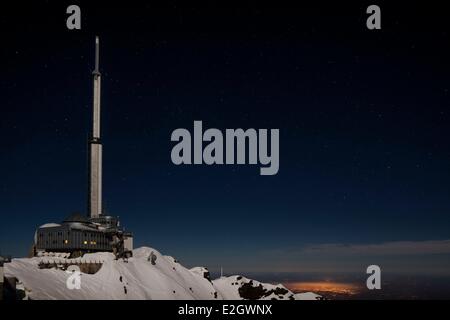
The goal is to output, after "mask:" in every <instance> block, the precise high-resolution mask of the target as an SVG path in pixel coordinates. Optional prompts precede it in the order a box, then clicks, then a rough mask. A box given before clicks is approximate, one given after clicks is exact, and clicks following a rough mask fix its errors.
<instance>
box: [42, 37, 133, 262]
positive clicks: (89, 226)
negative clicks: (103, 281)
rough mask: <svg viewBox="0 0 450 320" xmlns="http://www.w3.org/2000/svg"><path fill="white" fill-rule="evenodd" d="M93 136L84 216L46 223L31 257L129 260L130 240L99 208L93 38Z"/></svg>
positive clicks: (97, 102)
mask: <svg viewBox="0 0 450 320" xmlns="http://www.w3.org/2000/svg"><path fill="white" fill-rule="evenodd" d="M92 76H93V81H94V99H93V116H92V134H91V136H90V138H89V190H88V208H87V209H88V210H87V211H88V214H87V216H83V215H79V214H74V215H71V216H69V217H68V218H66V219H65V220H64V221H63V222H62V223H60V224H56V223H47V224H44V225H42V226H41V227H39V228H38V229H37V230H36V234H35V238H34V250H33V251H34V254H39V253H42V252H66V253H70V254H71V256H72V257H76V256H80V255H82V254H84V253H87V252H95V251H111V252H113V253H114V254H115V255H116V256H117V257H128V256H131V250H132V249H133V236H132V234H131V233H130V232H125V231H124V229H122V228H121V227H120V222H119V220H118V218H117V217H114V216H109V215H105V214H104V211H103V206H102V141H101V137H100V120H101V113H100V85H101V74H100V70H99V38H98V37H96V38H95V69H94V71H93V72H92Z"/></svg>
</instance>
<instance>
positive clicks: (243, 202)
mask: <svg viewBox="0 0 450 320" xmlns="http://www.w3.org/2000/svg"><path fill="white" fill-rule="evenodd" d="M81 8H82V19H83V20H82V30H81V31H68V30H67V29H66V27H65V18H66V15H65V13H64V12H65V5H64V4H55V3H53V4H52V3H51V2H50V4H48V3H47V4H44V3H42V5H40V6H38V5H36V6H32V7H29V8H23V9H20V10H19V8H14V9H11V10H10V11H8V12H7V13H5V12H3V13H2V15H3V14H7V15H8V16H7V17H6V16H5V17H4V19H2V25H1V29H2V33H4V34H3V35H2V38H3V42H4V45H2V48H1V60H0V63H1V70H2V72H1V76H0V80H1V97H2V101H1V117H0V136H1V138H0V143H1V145H0V146H1V150H2V153H1V157H0V177H1V179H0V188H1V192H0V215H1V221H2V223H1V224H0V250H1V251H2V252H3V253H11V254H13V255H24V254H26V252H27V250H28V248H29V247H30V246H31V243H32V238H33V234H34V230H35V229H36V227H38V226H39V225H41V224H43V223H45V222H58V221H61V220H62V219H64V218H65V217H66V216H67V215H69V214H70V213H71V212H74V211H79V212H83V213H84V212H85V210H86V208H85V204H86V189H87V152H86V149H87V136H88V130H89V121H90V115H91V100H92V80H91V71H92V69H93V58H94V56H93V49H94V47H93V43H94V36H95V35H97V34H98V35H99V36H100V38H101V58H100V69H101V71H102V75H103V77H102V112H103V118H102V121H103V123H102V125H103V127H102V135H103V143H104V201H105V208H106V210H107V211H108V212H109V213H111V214H114V215H119V216H120V218H121V220H122V223H123V225H124V226H125V227H126V228H127V229H129V230H131V231H133V232H134V235H135V245H137V246H141V245H148V246H152V247H155V248H157V249H159V250H161V251H162V252H163V253H166V254H171V255H174V256H176V257H178V258H180V259H181V261H182V262H183V261H184V262H185V263H186V264H191V265H192V264H205V265H208V266H210V267H212V268H214V267H217V266H218V265H225V266H227V268H228V269H230V270H236V272H238V271H254V270H265V271H267V270H272V271H283V270H289V271H295V270H297V269H298V270H300V269H301V268H308V266H309V268H311V269H314V268H317V269H321V268H326V267H327V266H331V267H330V268H332V266H334V265H335V262H330V261H326V260H324V259H325V258H324V257H318V258H317V257H316V258H317V259H316V260H317V261H316V260H314V261H315V262H314V263H311V265H309V264H308V266H303V265H302V262H301V261H300V260H301V259H300V258H299V257H298V255H295V254H292V251H295V252H297V251H302V250H304V248H305V247H307V246H310V245H314V244H351V245H366V244H383V243H391V242H397V241H412V242H413V245H412V246H413V247H415V245H414V243H419V244H420V243H423V241H430V240H434V241H442V240H446V239H449V232H450V216H449V212H450V197H449V194H450V170H448V168H449V163H450V147H449V143H448V137H449V136H450V126H449V124H450V114H449V109H448V108H449V101H450V99H449V94H450V93H449V90H450V83H449V79H448V75H449V74H450V65H449V62H448V57H449V56H450V45H449V43H450V42H449V40H450V39H449V37H450V35H449V28H448V26H445V25H444V22H442V21H443V20H439V19H435V21H430V22H429V23H427V24H422V25H415V24H414V21H415V19H414V15H418V14H419V11H420V10H419V9H420V8H418V7H412V8H409V9H408V10H409V11H406V12H405V11H404V10H403V11H402V10H401V9H400V8H394V7H387V8H386V9H387V10H385V11H386V13H385V12H384V11H383V29H382V30H380V31H369V30H367V29H366V28H365V19H366V16H367V15H366V14H365V7H364V5H357V6H353V7H346V8H336V7H325V8H323V7H321V8H314V7H308V8H299V9H294V8H292V9H290V10H287V9H284V10H282V9H267V8H266V9H265V8H253V9H239V10H238V9H233V10H232V9H225V8H222V9H212V8H210V9H209V11H208V10H206V9H186V8H180V7H177V6H170V7H167V8H156V7H151V6H147V7H144V6H140V5H139V6H138V5H135V6H130V7H127V8H123V7H113V8H109V9H108V10H106V9H105V8H104V7H94V6H92V5H88V4H84V3H82V4H81ZM336 10H342V11H336ZM336 12H339V13H340V14H336ZM194 120H202V121H203V125H204V127H205V128H219V129H223V130H224V129H225V128H244V129H246V128H268V129H270V128H279V129H280V170H279V172H278V174H277V175H275V176H260V175H259V165H256V166H237V165H236V166H206V165H202V166H175V165H174V164H172V162H171V160H170V152H171V148H172V146H173V145H174V144H173V143H172V142H171V141H170V135H171V133H172V131H173V130H174V129H176V128H187V129H189V130H191V131H192V127H193V121H194ZM443 251H444V252H440V251H439V253H438V254H437V255H433V259H434V260H433V261H434V265H435V264H438V265H440V266H443V265H444V264H445V265H449V264H450V262H449V259H448V252H447V251H448V250H447V249H443ZM274 252H276V254H274ZM283 252H284V254H283ZM425 253H428V252H425ZM442 253H444V254H443V255H442ZM272 255H274V256H276V257H277V259H278V260H277V261H278V262H277V261H275V262H274V261H269V260H268V258H267V257H268V256H272ZM381 255H382V256H383V259H387V260H389V259H391V260H392V261H394V262H395V261H397V260H398V259H400V260H401V259H402V257H397V256H395V254H394V256H392V255H391V256H390V258H386V257H385V256H384V255H383V254H381ZM397 258H398V259H397ZM354 259H355V260H358V256H356V257H354ZM408 259H413V260H414V257H413V258H411V257H408V258H407V259H406V258H403V260H401V261H403V262H404V263H405V264H409V263H410V262H408V261H410V260H408ZM361 260H362V261H365V260H364V259H361ZM418 260H423V259H421V258H417V259H416V260H414V261H416V262H417V261H418ZM311 261H313V260H311ZM383 261H384V260H383ZM389 261H390V260H389ZM392 261H391V262H392ZM394 262H392V263H394ZM303 263H304V262H303ZM301 265H302V266H301ZM420 268H421V267H420V265H419V267H418V269H420ZM423 268H426V266H424V267H423ZM393 269H395V268H393Z"/></svg>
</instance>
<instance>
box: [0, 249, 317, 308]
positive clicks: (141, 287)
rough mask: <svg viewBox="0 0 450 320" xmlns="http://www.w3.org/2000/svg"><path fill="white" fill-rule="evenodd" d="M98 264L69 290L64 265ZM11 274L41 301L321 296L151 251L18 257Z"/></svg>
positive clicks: (8, 270) (10, 267)
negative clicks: (213, 271)
mask: <svg viewBox="0 0 450 320" xmlns="http://www.w3.org/2000/svg"><path fill="white" fill-rule="evenodd" d="M45 259H47V260H45ZM98 263H101V267H100V268H99V270H98V271H96V272H95V273H92V274H91V273H83V268H81V271H82V273H81V275H80V280H81V281H80V288H79V289H69V288H68V286H67V280H68V278H69V277H70V276H73V275H71V274H70V273H68V272H66V271H64V270H61V269H60V268H59V267H58V266H63V265H66V266H67V265H69V264H75V265H79V266H82V267H85V268H86V270H88V269H89V270H90V269H92V268H89V265H91V264H92V265H93V264H98ZM43 264H45V267H42V265H43ZM55 266H56V267H55ZM86 266H87V267H86ZM94 269H95V268H94ZM95 270H96V269H95ZM5 276H6V277H15V278H16V279H18V281H19V282H20V285H21V286H22V287H23V288H24V290H25V294H26V297H28V298H30V299H36V300H39V299H80V300H84V299H150V300H157V299H169V300H172V299H187V300H190V299H196V300H208V299H218V300H222V299H285V300H288V299H318V298H320V296H317V295H315V294H313V293H306V294H294V293H292V292H291V291H289V290H288V289H286V288H285V287H284V286H282V285H272V284H265V283H260V282H258V281H254V280H250V279H247V278H244V277H242V276H231V277H221V278H219V279H216V280H213V281H211V280H210V278H209V272H208V269H206V268H204V267H195V268H192V269H190V270H189V269H187V268H185V267H183V266H182V265H181V264H180V263H179V262H178V261H177V260H176V259H174V258H173V257H170V256H164V255H162V254H161V253H160V252H159V251H157V250H155V249H152V248H149V247H141V248H138V249H135V250H133V257H132V258H129V259H128V260H123V259H119V260H115V258H114V255H113V254H112V253H108V252H99V253H91V254H85V255H84V256H83V257H82V258H78V259H64V258H58V260H56V258H55V260H51V261H49V258H48V257H34V258H21V259H13V260H12V262H11V263H7V264H5Z"/></svg>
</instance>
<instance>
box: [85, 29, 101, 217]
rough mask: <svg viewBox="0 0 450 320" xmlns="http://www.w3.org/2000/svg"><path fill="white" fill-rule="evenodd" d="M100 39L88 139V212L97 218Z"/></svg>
mask: <svg viewBox="0 0 450 320" xmlns="http://www.w3.org/2000/svg"><path fill="white" fill-rule="evenodd" d="M99 60H100V41H99V38H98V37H95V69H94V71H93V72H92V76H93V80H94V99H93V116H92V135H91V137H90V139H89V200H88V214H89V216H90V217H91V218H98V217H99V216H100V215H101V214H102V211H103V210H102V142H101V139H100V120H101V119H100V84H101V74H100V70H99Z"/></svg>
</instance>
